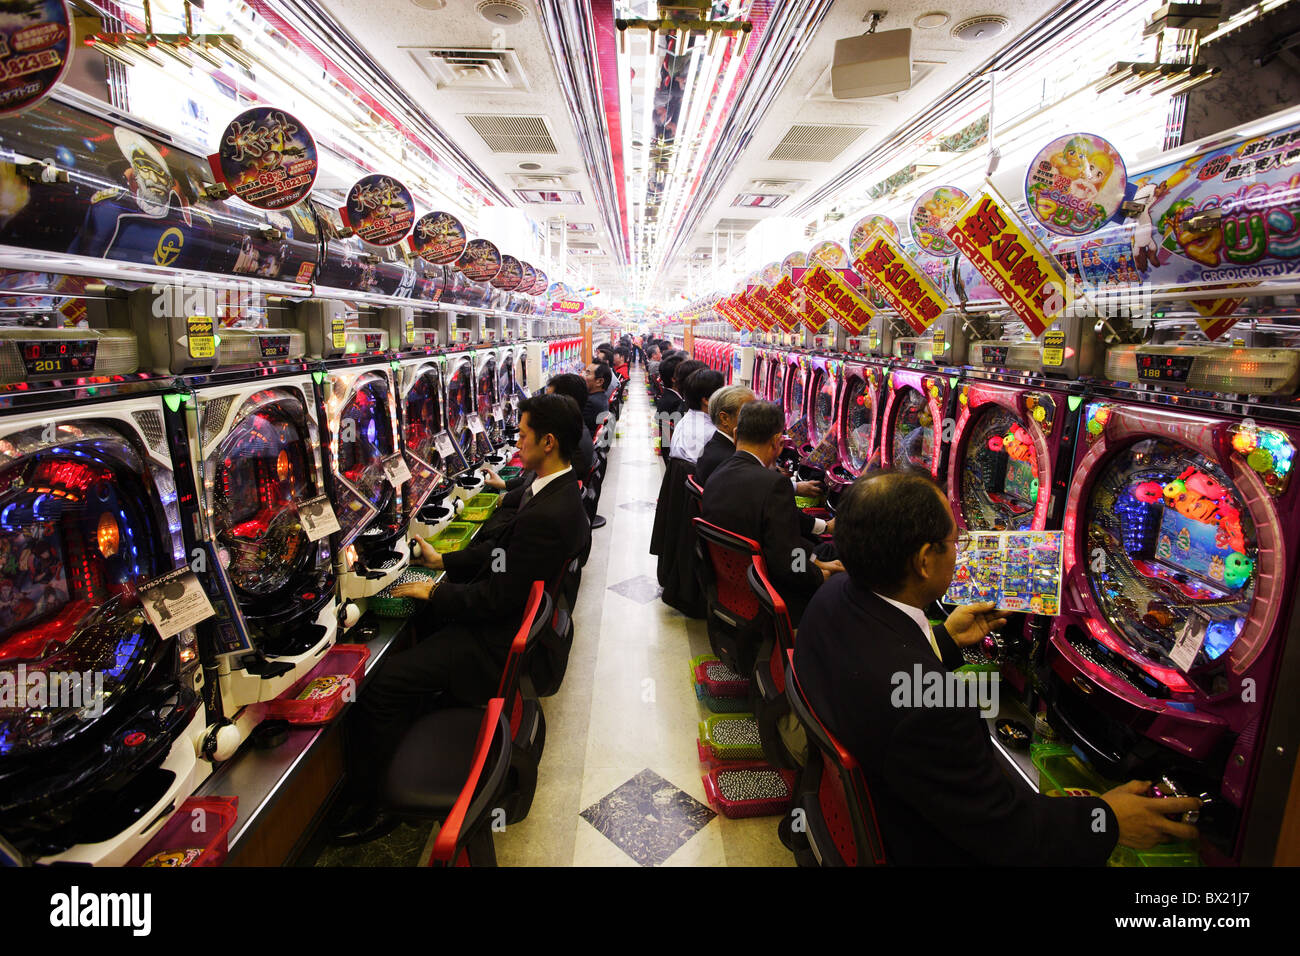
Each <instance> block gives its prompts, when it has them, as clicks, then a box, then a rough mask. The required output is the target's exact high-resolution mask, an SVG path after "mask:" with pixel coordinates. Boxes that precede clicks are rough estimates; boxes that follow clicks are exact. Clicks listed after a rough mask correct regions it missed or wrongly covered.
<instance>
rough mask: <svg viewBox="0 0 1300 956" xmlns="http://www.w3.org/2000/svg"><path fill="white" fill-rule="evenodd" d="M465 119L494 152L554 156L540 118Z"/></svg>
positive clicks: (481, 116) (486, 115) (484, 115)
mask: <svg viewBox="0 0 1300 956" xmlns="http://www.w3.org/2000/svg"><path fill="white" fill-rule="evenodd" d="M465 119H466V120H467V121H468V122H469V125H470V126H473V127H474V131H475V132H477V133H478V134H479V135H480V136H482V137H483V142H485V143H487V145H488V149H490V150H492V152H494V153H556V152H558V150H557V149H556V148H555V141H554V140H553V139H551V134H550V133H549V132H547V130H546V121H545V120H544V119H543V118H542V117H540V116H498V115H497V114H495V113H478V114H474V115H470V116H466V117H465Z"/></svg>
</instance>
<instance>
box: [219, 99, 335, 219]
mask: <svg viewBox="0 0 1300 956" xmlns="http://www.w3.org/2000/svg"><path fill="white" fill-rule="evenodd" d="M208 162H209V164H210V165H211V166H212V174H213V175H214V176H216V177H217V179H218V180H219V181H220V182H222V183H225V185H226V187H227V188H229V190H230V191H231V192H233V193H234V194H235V195H236V196H238V197H239V198H240V199H242V200H243V201H244V202H246V203H248V204H249V205H250V206H256V207H257V208H258V209H285V208H287V207H289V206H293V205H296V204H298V203H300V202H302V200H303V199H305V198H306V197H307V196H308V194H310V193H311V187H312V185H313V184H314V183H315V182H316V171H317V168H318V167H317V162H316V141H315V140H314V139H312V138H311V133H309V132H307V127H305V126H303V124H302V123H301V122H300V121H299V120H298V119H297V117H295V116H293V115H291V114H289V113H286V112H285V111H284V110H278V109H274V108H271V107H267V106H255V107H253V108H252V109H249V110H244V112H242V113H240V114H239V115H238V116H236V117H235V118H234V119H232V120H231V121H230V123H229V125H228V126H226V128H225V130H224V131H223V132H222V134H221V144H220V146H218V147H217V152H216V155H214V156H211V157H209V160H208Z"/></svg>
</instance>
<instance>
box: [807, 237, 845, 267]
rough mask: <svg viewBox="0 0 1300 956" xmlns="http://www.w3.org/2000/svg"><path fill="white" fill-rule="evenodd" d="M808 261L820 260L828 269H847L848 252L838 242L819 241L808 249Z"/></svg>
mask: <svg viewBox="0 0 1300 956" xmlns="http://www.w3.org/2000/svg"><path fill="white" fill-rule="evenodd" d="M808 262H809V263H810V264H811V263H814V262H820V263H821V264H822V265H824V266H825V267H826V268H828V269H847V268H848V267H849V254H848V253H847V252H845V251H844V247H843V246H841V245H840V244H839V243H838V242H819V243H817V245H815V246H813V247H812V248H811V249H809V250H808Z"/></svg>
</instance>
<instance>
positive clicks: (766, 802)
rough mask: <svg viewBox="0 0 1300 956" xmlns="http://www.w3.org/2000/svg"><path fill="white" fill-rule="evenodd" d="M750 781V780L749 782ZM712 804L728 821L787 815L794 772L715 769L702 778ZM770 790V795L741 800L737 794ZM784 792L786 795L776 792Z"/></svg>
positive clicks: (763, 767) (745, 766) (763, 766)
mask: <svg viewBox="0 0 1300 956" xmlns="http://www.w3.org/2000/svg"><path fill="white" fill-rule="evenodd" d="M746 777H748V779H746ZM702 779H703V781H704V794H705V796H706V797H708V800H709V803H711V804H712V805H713V806H715V807H717V809H718V812H719V813H721V814H722V815H723V816H725V817H730V818H732V819H739V818H743V817H768V816H776V815H778V814H782V813H785V812H786V811H787V810H789V809H790V804H791V803H792V802H793V799H794V784H795V774H794V771H793V770H777V769H776V768H774V767H773V766H772V765H771V764H767V763H760V762H754V763H738V764H732V765H728V766H725V767H714V768H713V769H712V770H710V771H709V772H708V773H706V774H705V775H704V777H703V778H702ZM755 786H759V787H763V788H764V789H768V788H770V789H771V790H772V791H773V793H772V794H770V795H755V796H742V795H741V794H740V793H738V792H737V790H748V789H750V788H753V787H755ZM777 790H783V791H784V794H783V795H777V793H776V792H775V791H777Z"/></svg>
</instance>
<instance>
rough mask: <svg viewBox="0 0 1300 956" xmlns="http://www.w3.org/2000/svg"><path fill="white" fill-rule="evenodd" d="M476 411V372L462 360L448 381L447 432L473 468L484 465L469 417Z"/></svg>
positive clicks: (466, 361)
mask: <svg viewBox="0 0 1300 956" xmlns="http://www.w3.org/2000/svg"><path fill="white" fill-rule="evenodd" d="M474 411H475V401H474V370H473V368H472V367H471V366H470V363H469V361H468V360H462V361H460V362H457V363H456V366H455V367H454V368H453V369H452V371H451V377H450V379H449V380H448V381H447V431H449V432H450V433H451V437H452V439H453V440H454V441H455V442H456V445H457V447H458V448H459V449H460V452H461V454H462V455H464V456H465V460H466V462H467V464H468V465H470V466H471V467H474V466H478V465H480V464H482V463H483V457H482V455H481V454H480V453H479V450H478V447H477V444H476V442H475V441H474V433H473V431H471V430H470V427H469V416H470V415H471V414H473V413H474Z"/></svg>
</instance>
